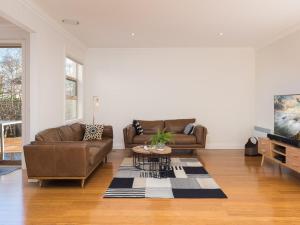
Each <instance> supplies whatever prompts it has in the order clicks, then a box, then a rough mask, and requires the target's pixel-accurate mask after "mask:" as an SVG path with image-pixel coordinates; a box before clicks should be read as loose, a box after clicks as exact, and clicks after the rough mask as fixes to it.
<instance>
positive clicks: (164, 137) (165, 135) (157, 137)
mask: <svg viewBox="0 0 300 225" xmlns="http://www.w3.org/2000/svg"><path fill="white" fill-rule="evenodd" d="M172 138H173V135H172V133H171V132H166V131H165V130H162V131H161V130H158V131H157V133H156V134H154V135H153V136H152V137H151V146H155V147H156V149H164V147H165V146H166V143H168V142H170V141H171V140H172Z"/></svg>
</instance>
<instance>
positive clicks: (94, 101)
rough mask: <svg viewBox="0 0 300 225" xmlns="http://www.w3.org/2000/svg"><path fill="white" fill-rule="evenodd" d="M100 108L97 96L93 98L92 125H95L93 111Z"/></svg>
mask: <svg viewBox="0 0 300 225" xmlns="http://www.w3.org/2000/svg"><path fill="white" fill-rule="evenodd" d="M99 106H100V99H99V97H98V96H93V125H95V111H96V108H99Z"/></svg>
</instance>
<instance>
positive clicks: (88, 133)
mask: <svg viewBox="0 0 300 225" xmlns="http://www.w3.org/2000/svg"><path fill="white" fill-rule="evenodd" d="M103 130H104V125H103V124H95V125H89V124H86V125H85V133H84V137H83V140H84V141H88V140H101V139H102V134H103Z"/></svg>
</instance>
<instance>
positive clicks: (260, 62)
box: [255, 31, 300, 130]
mask: <svg viewBox="0 0 300 225" xmlns="http://www.w3.org/2000/svg"><path fill="white" fill-rule="evenodd" d="M255 93H256V98H255V103H256V104H255V109H256V110H255V124H256V125H258V126H261V127H265V128H268V129H271V130H273V129H274V105H273V104H274V100H273V98H274V95H279V94H300V31H298V32H295V33H293V34H291V35H289V36H287V37H285V38H283V39H281V40H278V41H276V42H274V43H273V44H271V45H269V46H267V47H265V48H262V49H259V50H258V51H257V52H256V92H255Z"/></svg>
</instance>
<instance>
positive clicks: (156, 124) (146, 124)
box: [138, 120, 164, 134]
mask: <svg viewBox="0 0 300 225" xmlns="http://www.w3.org/2000/svg"><path fill="white" fill-rule="evenodd" d="M138 121H139V122H140V124H141V126H142V128H143V130H144V134H155V133H156V132H157V131H158V130H163V129H164V121H163V120H153V121H146V120H138Z"/></svg>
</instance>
